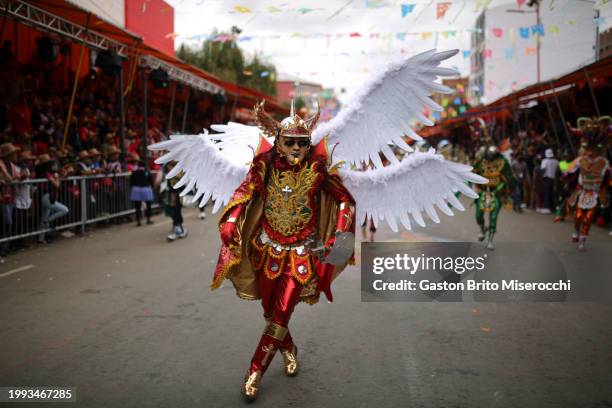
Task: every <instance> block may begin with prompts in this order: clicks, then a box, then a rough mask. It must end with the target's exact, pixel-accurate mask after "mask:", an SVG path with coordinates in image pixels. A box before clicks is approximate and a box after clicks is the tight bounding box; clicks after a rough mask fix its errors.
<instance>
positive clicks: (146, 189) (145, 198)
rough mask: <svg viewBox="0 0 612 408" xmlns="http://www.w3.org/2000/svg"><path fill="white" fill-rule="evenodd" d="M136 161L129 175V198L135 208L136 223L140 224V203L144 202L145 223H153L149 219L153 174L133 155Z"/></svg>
mask: <svg viewBox="0 0 612 408" xmlns="http://www.w3.org/2000/svg"><path fill="white" fill-rule="evenodd" d="M134 158H135V159H136V161H137V163H138V165H137V167H136V169H134V170H133V171H132V175H131V176H130V185H131V190H130V200H131V201H132V202H133V203H134V208H135V210H136V225H137V226H139V227H140V226H141V225H142V223H141V221H140V220H141V219H142V203H143V202H144V203H145V205H146V207H147V210H146V212H145V216H146V217H147V224H153V221H151V203H152V202H153V175H152V174H151V172H150V171H149V170H147V169H145V167H144V162H143V161H141V160H140V158H139V157H138V156H136V157H134Z"/></svg>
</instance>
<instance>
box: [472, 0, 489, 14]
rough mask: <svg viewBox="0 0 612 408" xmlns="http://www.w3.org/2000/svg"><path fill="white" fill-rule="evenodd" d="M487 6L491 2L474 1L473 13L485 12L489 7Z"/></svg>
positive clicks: (484, 0) (485, 0)
mask: <svg viewBox="0 0 612 408" xmlns="http://www.w3.org/2000/svg"><path fill="white" fill-rule="evenodd" d="M489 4H491V0H476V8H475V9H474V11H475V12H478V11H482V10H486V9H487V7H489Z"/></svg>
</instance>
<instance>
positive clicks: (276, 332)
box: [264, 322, 287, 341]
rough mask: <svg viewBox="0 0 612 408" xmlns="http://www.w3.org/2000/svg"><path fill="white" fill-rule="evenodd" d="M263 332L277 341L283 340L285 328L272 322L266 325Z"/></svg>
mask: <svg viewBox="0 0 612 408" xmlns="http://www.w3.org/2000/svg"><path fill="white" fill-rule="evenodd" d="M264 334H267V335H268V336H270V337H274V338H275V339H276V340H278V341H283V340H284V339H285V335H286V334H287V328H286V327H283V326H281V325H279V324H276V323H274V322H272V323H270V324H269V325H268V327H266V330H264Z"/></svg>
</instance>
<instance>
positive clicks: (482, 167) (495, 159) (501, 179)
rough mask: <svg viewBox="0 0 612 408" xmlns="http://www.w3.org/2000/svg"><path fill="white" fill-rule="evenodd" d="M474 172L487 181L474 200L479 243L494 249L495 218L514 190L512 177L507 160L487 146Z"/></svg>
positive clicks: (495, 149)
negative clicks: (487, 221) (487, 219)
mask: <svg viewBox="0 0 612 408" xmlns="http://www.w3.org/2000/svg"><path fill="white" fill-rule="evenodd" d="M474 172H475V173H476V174H479V175H481V176H483V177H485V178H487V179H488V180H489V182H488V183H487V184H484V185H482V186H480V188H479V192H478V198H477V199H476V222H477V223H478V225H479V226H480V235H479V236H478V240H479V241H485V240H486V243H487V249H491V250H492V249H495V246H494V245H493V236H494V235H495V232H496V231H497V216H498V215H499V210H500V209H501V207H502V205H503V202H504V199H505V197H506V196H507V195H508V194H509V192H511V191H513V189H514V176H513V175H512V169H511V168H510V164H509V163H508V160H506V159H505V158H504V156H502V155H501V154H499V152H498V151H497V148H496V147H495V146H489V147H488V148H487V150H486V152H485V154H484V157H483V158H482V159H480V160H479V161H478V162H477V163H476V165H475V166H474ZM485 214H489V223H488V225H487V226H485Z"/></svg>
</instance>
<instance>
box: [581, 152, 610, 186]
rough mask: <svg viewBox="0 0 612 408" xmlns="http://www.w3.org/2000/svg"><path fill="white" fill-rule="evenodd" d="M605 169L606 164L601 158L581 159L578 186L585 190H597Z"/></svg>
mask: <svg viewBox="0 0 612 408" xmlns="http://www.w3.org/2000/svg"><path fill="white" fill-rule="evenodd" d="M607 167H608V163H607V162H606V160H605V159H604V158H603V157H596V158H595V159H593V160H591V159H589V158H586V157H585V158H582V159H581V160H580V184H582V185H583V187H585V188H589V189H599V186H600V185H601V183H602V182H603V175H604V172H605V170H606V168H607Z"/></svg>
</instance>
